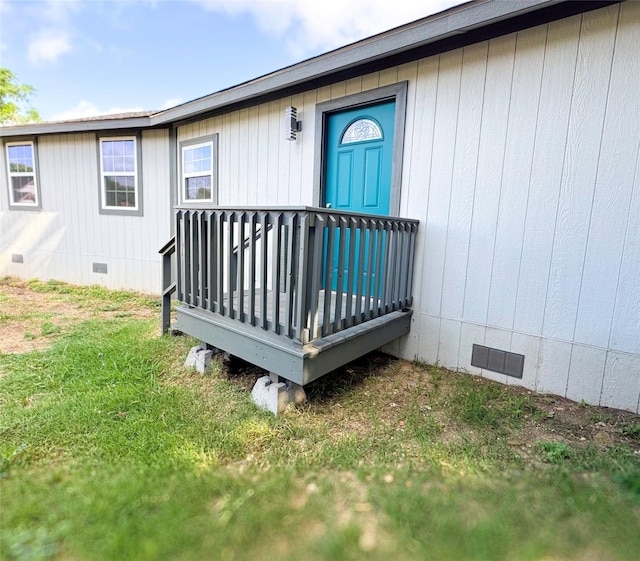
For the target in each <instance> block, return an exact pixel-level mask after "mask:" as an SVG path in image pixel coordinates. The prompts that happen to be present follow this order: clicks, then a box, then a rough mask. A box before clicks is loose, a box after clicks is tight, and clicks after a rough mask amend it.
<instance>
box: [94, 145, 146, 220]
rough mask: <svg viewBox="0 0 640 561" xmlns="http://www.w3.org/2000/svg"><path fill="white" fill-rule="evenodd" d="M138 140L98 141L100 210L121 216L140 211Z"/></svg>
mask: <svg viewBox="0 0 640 561" xmlns="http://www.w3.org/2000/svg"><path fill="white" fill-rule="evenodd" d="M138 166H139V163H138V139H137V138H136V137H135V136H126V137H109V138H101V139H100V196H101V209H102V210H107V211H109V210H111V211H119V212H122V213H129V212H135V211H139V210H140V186H139V177H138Z"/></svg>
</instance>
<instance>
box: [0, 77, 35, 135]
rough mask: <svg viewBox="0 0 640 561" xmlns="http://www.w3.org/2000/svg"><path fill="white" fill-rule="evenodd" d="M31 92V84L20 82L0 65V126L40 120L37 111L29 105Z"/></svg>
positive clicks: (32, 89) (32, 90)
mask: <svg viewBox="0 0 640 561" xmlns="http://www.w3.org/2000/svg"><path fill="white" fill-rule="evenodd" d="M33 92H34V88H33V86H29V85H27V84H21V83H20V82H18V79H17V77H16V75H15V74H14V73H13V72H11V70H9V69H8V68H1V67H0V126H2V125H21V124H24V123H33V122H37V121H40V115H39V114H38V112H37V111H36V110H35V109H33V108H32V107H30V105H29V99H30V98H31V96H32V95H33Z"/></svg>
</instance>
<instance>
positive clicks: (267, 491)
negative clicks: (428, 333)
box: [0, 285, 640, 561]
mask: <svg viewBox="0 0 640 561" xmlns="http://www.w3.org/2000/svg"><path fill="white" fill-rule="evenodd" d="M39 286H40V290H43V291H44V290H46V286H44V288H43V285H39ZM58 287H59V285H58ZM52 289H53V288H52ZM1 290H2V287H0V291H1ZM57 290H60V288H58V289H57ZM65 290H69V291H70V292H69V294H71V295H72V296H73V295H74V292H73V291H74V290H77V291H78V293H77V294H75V295H76V296H77V298H78V299H82V298H83V297H84V296H83V295H82V294H81V292H80V291H83V290H84V291H85V293H86V292H87V290H86V289H80V288H78V289H74V288H71V287H65ZM90 297H91V298H92V302H94V303H95V302H96V301H98V302H99V301H100V300H101V299H102V300H103V304H104V306H108V307H110V309H112V307H113V306H122V311H123V312H126V311H127V306H128V305H131V302H132V301H131V300H130V299H128V298H125V297H123V296H122V295H121V294H120V296H118V297H117V298H114V297H113V295H112V293H109V292H108V291H104V290H93V292H92V293H91V294H90ZM136 302H137V304H136V305H141V306H145V305H148V306H150V307H153V306H155V305H156V304H155V303H154V302H146V301H145V300H144V299H142V300H136ZM1 306H2V300H0V307H1ZM0 311H1V310H0ZM0 327H1V325H0ZM158 328H159V318H156V319H153V320H149V319H136V318H135V317H130V316H127V314H123V315H122V317H119V316H117V314H116V316H115V317H114V316H111V317H110V318H109V319H105V320H102V319H90V320H88V321H83V322H82V323H78V324H76V325H74V326H73V327H72V328H67V329H66V332H65V333H62V334H60V335H59V336H58V338H57V339H56V340H55V342H54V343H53V346H52V347H51V348H50V349H49V350H45V351H40V352H31V353H27V354H11V355H0V559H2V561H10V560H21V561H22V560H49V559H50V560H93V559H100V560H155V559H170V560H218V559H220V560H229V561H230V560H237V561H239V560H255V559H260V560H272V559H273V560H275V559H277V560H292V561H293V560H296V561H298V560H305V561H306V560H324V559H328V560H340V561H342V560H350V559H367V560H385V561H388V560H389V559H393V560H394V561H395V560H405V559H406V560H410V559H411V560H413V559H415V560H426V559H429V560H441V559H442V560H449V559H451V560H465V559H470V560H490V561H496V560H501V559H505V560H507V559H508V560H513V561H518V560H532V561H543V560H544V561H560V560H567V559H569V560H589V561H591V560H594V561H595V560H609V559H616V560H618V559H619V560H627V559H628V560H633V561H637V559H638V558H639V557H640V457H639V456H638V454H637V450H638V448H640V445H639V443H638V439H639V438H640V418H639V417H637V416H635V417H634V416H626V417H625V421H624V422H617V421H616V422H617V424H616V427H615V434H619V439H618V438H617V439H615V440H614V441H607V442H606V443H605V444H606V445H604V446H603V445H599V444H598V442H597V440H595V441H592V440H591V438H584V437H583V440H581V439H580V438H579V437H578V435H576V438H575V439H572V438H569V437H568V436H567V435H568V434H569V433H570V432H571V430H578V428H576V427H573V428H572V427H570V428H569V429H570V430H569V429H567V430H564V432H563V427H561V426H560V425H559V424H557V420H555V419H553V418H552V415H550V414H549V413H548V411H546V410H544V409H543V408H541V406H540V403H544V402H541V401H540V400H539V399H537V397H536V396H535V395H533V394H528V393H527V392H524V391H522V390H520V391H517V390H515V389H514V388H506V387H503V386H499V385H497V384H493V383H488V382H486V381H483V380H479V381H478V380H477V379H475V378H472V377H470V376H466V375H460V374H455V373H451V372H447V371H445V370H442V369H438V368H433V367H428V366H426V365H421V364H409V363H406V362H403V361H395V360H389V359H386V358H385V357H383V356H381V355H372V356H370V357H367V358H365V359H363V360H361V361H359V362H358V363H357V364H356V365H355V366H354V365H351V366H348V367H345V368H344V369H342V370H341V371H340V372H339V373H336V374H335V375H330V376H328V377H325V378H324V379H322V380H320V381H319V382H317V383H315V384H313V385H312V386H311V387H309V392H308V393H309V401H308V403H306V404H305V405H303V406H300V407H298V408H296V409H293V410H291V411H289V412H288V413H287V414H285V415H281V416H279V417H277V418H276V417H274V416H272V415H271V414H269V413H265V412H262V411H259V410H257V409H256V408H255V407H254V405H253V404H252V403H251V401H250V396H249V392H248V391H247V388H248V387H250V384H251V382H252V381H253V380H255V375H253V374H252V373H251V372H249V373H244V374H241V375H239V376H235V377H234V376H227V375H226V374H225V373H223V372H222V371H221V367H220V362H216V363H215V365H214V371H213V372H212V374H210V375H207V376H201V375H198V374H196V373H195V372H194V371H189V370H186V369H184V368H183V366H182V362H183V361H184V358H185V357H186V353H187V351H188V349H189V347H190V346H191V345H193V344H194V342H193V340H190V339H188V338H183V337H178V338H168V337H164V338H162V337H159V336H158V335H157V332H158ZM585 411H588V415H589V416H590V417H589V419H590V422H592V423H594V424H596V425H597V423H601V425H600V426H603V427H604V426H612V423H614V419H613V417H612V416H607V415H608V413H607V412H606V411H605V410H601V409H597V408H585ZM554 423H555V424H554ZM565 428H566V427H565ZM603 430H604V429H603ZM567 431H568V432H567Z"/></svg>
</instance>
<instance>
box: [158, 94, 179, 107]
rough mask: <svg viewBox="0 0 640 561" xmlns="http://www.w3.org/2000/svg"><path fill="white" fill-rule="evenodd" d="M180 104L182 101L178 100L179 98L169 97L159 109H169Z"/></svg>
mask: <svg viewBox="0 0 640 561" xmlns="http://www.w3.org/2000/svg"><path fill="white" fill-rule="evenodd" d="M181 103H182V99H180V98H179V97H170V98H169V99H167V100H166V101H165V102H164V103H163V104H162V107H160V109H171V108H172V107H175V106H176V105H180V104H181Z"/></svg>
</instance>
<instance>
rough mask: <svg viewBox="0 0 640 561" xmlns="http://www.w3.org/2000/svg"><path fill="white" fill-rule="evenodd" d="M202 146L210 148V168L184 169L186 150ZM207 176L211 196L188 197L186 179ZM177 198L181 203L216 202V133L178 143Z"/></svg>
mask: <svg viewBox="0 0 640 561" xmlns="http://www.w3.org/2000/svg"><path fill="white" fill-rule="evenodd" d="M203 146H209V147H210V148H211V168H210V169H209V171H208V172H205V171H195V172H189V173H187V172H185V171H184V155H185V152H186V151H187V150H194V149H197V148H201V147H203ZM207 176H208V177H209V178H210V184H211V196H210V197H209V198H207V199H188V198H187V196H186V195H187V191H186V186H185V183H186V180H187V179H188V178H190V177H207ZM179 190H180V193H179V200H180V202H181V203H183V204H191V205H192V204H202V203H210V204H217V198H218V135H217V134H214V135H211V136H207V137H204V138H202V137H200V138H194V139H192V140H188V141H183V142H181V143H180V185H179Z"/></svg>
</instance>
